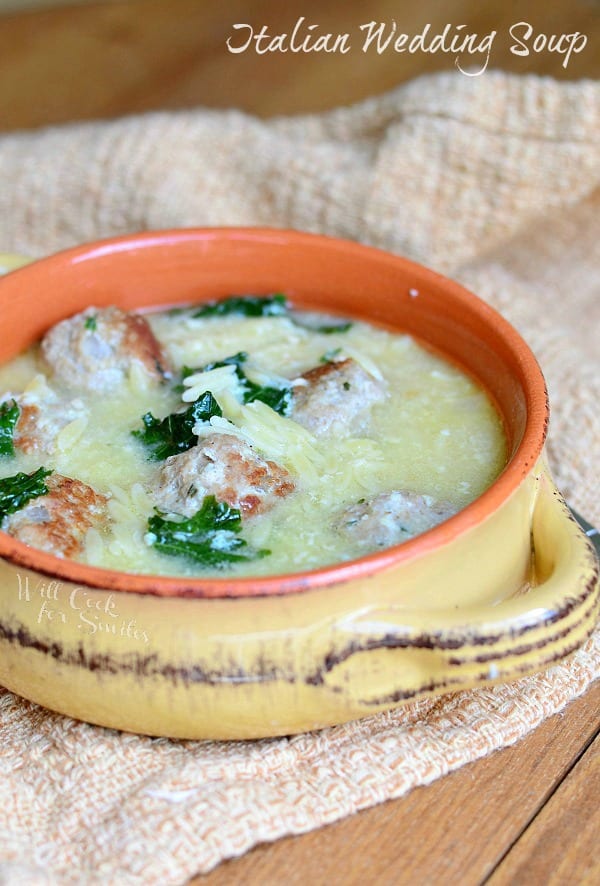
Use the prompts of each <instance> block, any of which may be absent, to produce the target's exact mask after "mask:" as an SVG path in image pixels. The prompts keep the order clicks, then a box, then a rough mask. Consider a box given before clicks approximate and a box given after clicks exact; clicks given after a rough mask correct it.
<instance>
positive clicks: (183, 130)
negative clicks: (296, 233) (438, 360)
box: [0, 72, 600, 884]
mask: <svg viewBox="0 0 600 886" xmlns="http://www.w3.org/2000/svg"><path fill="white" fill-rule="evenodd" d="M599 140H600V84H598V83H593V82H580V83H571V84H558V83H556V82H554V81H552V80H549V79H537V78H534V77H525V78H517V77H513V76H508V75H504V74H501V73H494V72H488V73H486V74H485V75H483V76H481V77H466V76H463V75H462V74H459V73H456V74H444V75H439V76H433V77H426V78H422V79H419V80H416V81H414V82H412V83H409V84H408V85H406V86H402V87H401V88H399V89H397V90H395V91H393V92H391V93H389V94H387V95H384V96H382V97H380V98H375V99H373V100H369V101H366V102H364V103H362V104H360V105H358V106H355V107H351V108H343V109H340V110H336V111H333V112H330V113H327V114H324V115H320V116H307V117H300V118H292V119H277V120H270V121H267V122H264V121H259V120H256V119H253V118H251V117H248V116H246V115H244V114H241V113H238V112H227V113H225V112H211V111H207V110H196V111H186V112H182V113H158V114H150V115H144V116H139V117H134V118H128V119H123V120H116V121H114V122H103V123H91V124H86V125H74V126H68V127H63V128H56V129H50V130H46V131H42V132H33V133H20V134H14V135H7V136H4V137H3V138H0V182H1V185H0V249H2V250H12V251H19V252H25V253H28V254H32V255H41V254H44V253H47V252H50V251H53V250H56V249H57V248H59V247H63V246H67V245H71V244H73V243H76V242H78V241H83V240H87V239H91V238H96V237H101V236H105V235H109V234H114V233H118V232H127V231H134V230H138V229H142V228H160V227H168V226H178V225H231V224H233V225H235V224H244V225H248V224H268V225H274V226H283V227H294V228H301V229H305V230H309V231H321V232H325V233H328V234H334V235H339V236H343V237H349V238H354V239H358V240H362V241H364V242H367V243H371V244H374V245H377V246H380V247H384V248H385V249H389V250H392V251H395V252H399V253H404V254H405V255H407V256H409V257H411V258H414V259H417V260H418V261H421V262H423V263H426V264H428V265H430V266H432V267H434V268H436V269H437V270H439V271H442V272H443V273H446V274H448V275H450V276H453V277H455V278H457V279H459V280H461V281H462V282H464V283H465V284H466V285H467V286H469V287H470V288H471V289H473V290H474V291H475V292H477V293H479V294H480V295H482V296H483V297H484V298H485V299H487V300H489V301H490V302H491V303H492V304H493V305H495V306H496V307H497V308H499V309H500V310H501V311H502V312H503V313H504V314H505V315H506V316H507V317H508V318H509V319H510V320H511V321H512V322H513V324H514V325H516V326H517V327H518V328H519V329H520V330H521V331H522V332H523V333H524V335H525V337H526V338H527V340H528V341H529V343H530V344H531V346H532V347H533V349H534V351H535V352H536V353H537V355H538V357H539V360H540V362H541V364H542V367H543V369H544V371H545V375H546V378H547V381H548V384H549V388H550V396H551V403H552V406H553V419H552V425H551V435H550V445H549V452H550V457H551V460H552V465H553V468H554V472H555V476H556V478H557V480H558V482H559V485H560V486H561V487H562V489H563V491H564V492H565V494H566V495H567V496H568V498H569V500H570V502H571V503H572V504H573V505H574V506H575V507H576V508H577V509H578V510H579V511H580V512H581V513H583V514H584V515H586V516H587V517H588V519H589V520H591V521H593V522H596V523H598V522H600V489H599V486H600V483H599V476H598V470H597V465H598V462H599V461H600V410H599V408H598V404H599V403H600V373H599V372H598V339H599V337H600V335H599V334H600V322H599V321H600V298H599V288H598V278H597V272H598V266H599V261H598V260H599V255H598V250H599V246H600V223H599V222H600V213H599V211H598V210H599V208H600V190H599V189H598V184H599V181H600V157H599V151H598V147H599ZM40 298H43V293H41V294H40ZM599 674H600V630H598V631H597V632H596V635H595V636H594V637H593V638H592V639H591V640H590V641H589V642H588V643H587V645H586V646H585V647H584V648H583V649H582V650H580V651H579V652H578V653H577V654H575V655H574V656H572V657H571V658H570V660H568V661H567V662H566V663H564V664H561V665H560V666H557V667H553V668H552V669H551V670H549V671H547V672H546V673H544V674H541V675H539V676H536V677H530V678H527V679H523V680H520V681H519V682H517V683H513V684H511V685H508V686H499V687H496V688H493V689H485V690H477V691H472V692H462V693H458V694H454V695H448V696H446V697H444V698H443V699H442V701H441V702H440V700H439V699H438V700H425V701H420V702H417V703H414V704H411V705H409V706H407V707H404V708H402V709H400V710H398V711H395V712H392V713H386V714H382V715H379V716H375V717H373V718H370V719H368V720H364V721H362V722H359V723H352V724H349V725H347V726H342V727H337V728H334V729H328V730H325V731H323V732H320V733H315V734H307V735H302V736H298V737H295V738H290V739H287V738H283V739H281V738H280V739H274V740H269V741H258V742H248V743H243V742H232V743H218V742H184V741H168V740H163V739H160V740H157V739H149V738H144V737H137V736H130V735H121V734H119V733H117V732H114V731H110V730H104V729H100V728H95V727H92V726H88V725H85V724H81V723H76V722H73V721H71V720H68V719H65V718H63V717H60V716H58V715H55V714H52V713H48V712H46V711H44V710H42V709H40V708H38V707H36V706H35V705H32V704H29V703H27V702H24V701H22V700H20V699H18V698H15V697H14V696H12V695H11V694H9V693H7V692H2V691H1V690H0V692H2V694H0V765H1V771H2V781H1V784H0V845H1V858H2V860H3V867H2V868H0V871H1V873H0V880H2V879H3V878H4V880H3V881H4V882H8V883H11V884H12V883H13V882H14V883H27V882H36V883H37V882H40V883H41V882H45V881H46V880H45V878H47V879H48V881H49V882H61V883H62V882H65V883H67V882H73V881H77V880H80V881H84V882H89V883H96V882H103V883H104V882H106V883H109V882H110V883H115V882H116V883H132V884H133V883H145V884H146V883H161V884H176V883H181V882H183V881H184V880H185V879H186V878H187V877H188V876H190V875H192V874H194V873H197V872H201V871H208V870H209V869H210V868H212V867H213V866H215V865H216V864H218V863H219V862H220V861H221V860H222V859H224V858H228V857H231V856H234V855H238V854H241V853H243V852H245V851H246V850H248V849H249V848H250V847H251V846H253V845H255V844H256V843H257V842H259V841H265V840H274V839H276V838H277V837H280V836H282V835H284V834H291V833H299V832H301V831H307V830H310V829H311V828H315V827H318V826H320V825H323V824H325V823H326V822H331V821H334V820H335V819H338V818H340V817H342V816H344V815H348V814H350V813H352V812H355V811H356V810H358V809H361V808H364V807H367V806H370V805H372V804H374V803H378V802H380V801H382V800H385V799H388V798H390V797H397V796H399V795H401V794H403V793H405V792H406V791H408V790H410V789H411V788H413V787H414V786H416V785H420V784H425V783H428V782H431V781H433V780H434V779H436V778H438V777H439V776H441V775H443V774H445V773H447V772H449V771H450V770H452V769H456V768H457V767H459V766H462V765H463V764H464V763H467V762H469V761H471V760H475V759H476V758H478V757H481V756H483V755H485V754H488V753H490V752H491V751H493V750H494V749H496V748H500V747H503V746H505V745H507V744H510V743H512V742H515V741H517V740H518V739H519V738H521V737H522V736H523V735H525V734H526V733H527V732H529V731H530V730H532V729H533V728H535V726H536V725H537V724H539V723H540V722H541V721H542V720H543V719H544V718H545V717H548V716H550V715H551V714H553V713H555V712H556V711H558V710H560V709H561V708H562V707H563V706H564V705H565V704H566V703H567V702H568V701H570V700H571V699H573V698H574V697H576V696H577V695H579V694H581V693H582V692H584V690H585V689H586V688H587V687H588V686H589V684H590V682H591V681H592V680H594V679H595V678H596V677H597V676H598V675H599Z"/></svg>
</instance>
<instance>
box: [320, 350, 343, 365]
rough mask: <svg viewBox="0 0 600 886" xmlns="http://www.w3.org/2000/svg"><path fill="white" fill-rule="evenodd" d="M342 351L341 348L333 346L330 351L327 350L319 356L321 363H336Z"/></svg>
mask: <svg viewBox="0 0 600 886" xmlns="http://www.w3.org/2000/svg"><path fill="white" fill-rule="evenodd" d="M341 353H342V349H341V348H331V349H330V350H329V351H325V353H324V354H321V356H320V357H319V363H335V362H336V359H337V358H338V357H339V355H340V354H341Z"/></svg>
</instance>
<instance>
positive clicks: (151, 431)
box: [131, 391, 223, 461]
mask: <svg viewBox="0 0 600 886" xmlns="http://www.w3.org/2000/svg"><path fill="white" fill-rule="evenodd" d="M213 415H223V412H222V410H221V407H220V406H219V404H218V403H217V401H216V400H215V398H214V397H213V395H212V394H211V392H210V391H205V392H204V393H203V394H201V396H200V397H198V399H197V400H195V401H194V402H193V403H192V404H191V405H190V406H189V407H188V408H187V409H186V410H185V411H183V412H174V413H172V414H171V415H167V416H166V417H165V418H163V419H159V418H155V417H154V416H153V415H152V413H151V412H147V413H146V414H145V415H143V416H142V422H143V424H144V428H143V430H141V431H132V432H131V433H132V434H133V436H134V437H137V438H138V440H141V441H142V443H143V444H144V445H145V446H147V447H148V449H149V450H150V452H149V457H150V458H153V459H156V460H157V461H162V460H163V459H165V458H168V457H169V456H170V455H177V454H178V453H180V452H186V451H187V450H188V449H191V448H192V446H195V445H196V443H197V442H198V437H197V436H196V434H194V431H193V429H194V425H195V424H196V422H198V421H208V420H209V419H210V418H212V416H213Z"/></svg>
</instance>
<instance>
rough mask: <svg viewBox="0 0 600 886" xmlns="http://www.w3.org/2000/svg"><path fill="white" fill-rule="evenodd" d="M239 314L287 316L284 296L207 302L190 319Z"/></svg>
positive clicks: (235, 297) (247, 297)
mask: <svg viewBox="0 0 600 886" xmlns="http://www.w3.org/2000/svg"><path fill="white" fill-rule="evenodd" d="M231 314H239V315H241V316H242V317H281V316H284V315H285V314H287V301H286V297H285V295H283V294H282V293H277V294H276V295H265V296H260V295H232V296H230V297H229V298H226V299H223V301H213V302H208V303H207V304H205V305H203V306H202V307H201V308H199V310H197V311H195V312H194V313H193V314H192V317H226V316H229V315H231Z"/></svg>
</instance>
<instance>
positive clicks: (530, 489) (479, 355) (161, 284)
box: [0, 229, 598, 738]
mask: <svg viewBox="0 0 600 886" xmlns="http://www.w3.org/2000/svg"><path fill="white" fill-rule="evenodd" d="M273 291H285V292H286V294H287V295H288V296H289V297H290V299H291V300H292V301H293V302H294V303H297V304H298V305H300V306H302V307H305V308H308V309H319V308H320V309H324V310H326V311H327V312H328V313H339V314H341V315H351V316H354V317H356V318H360V319H363V320H366V321H370V322H374V323H377V324H381V325H384V326H386V327H387V328H391V329H397V330H400V331H406V332H409V333H412V334H414V335H416V336H417V337H418V338H420V339H421V340H424V341H425V342H427V343H428V344H429V345H430V346H432V347H434V348H435V349H436V350H438V351H440V352H441V353H443V354H444V355H446V356H447V357H448V358H449V359H451V360H453V361H455V362H457V363H459V364H460V365H461V366H462V367H463V368H465V369H466V370H467V371H468V372H470V373H471V374H472V375H474V376H475V377H476V378H477V379H478V380H479V381H480V382H481V383H482V384H483V385H484V386H485V387H486V388H487V390H488V391H489V392H490V394H491V395H492V397H493V398H494V400H495V402H496V404H497V406H498V408H499V411H500V413H501V415H502V417H503V420H504V424H505V429H506V434H507V438H508V442H509V450H510V459H509V463H508V465H507V467H506V469H505V470H504V471H503V473H502V474H501V476H500V477H499V478H498V479H497V480H496V482H495V483H494V484H492V486H491V487H490V488H489V489H488V490H487V491H486V492H485V493H484V494H483V495H482V496H480V497H479V498H478V499H477V500H476V501H475V502H473V503H472V504H471V505H469V506H468V507H467V508H465V509H464V510H463V511H461V512H460V513H459V514H457V515H456V516H455V517H453V518H451V519H450V520H448V521H447V522H446V523H444V524H442V525H440V526H438V527H435V528H434V529H432V530H430V531H429V532H427V533H425V534H424V535H422V536H419V537H417V538H415V539H413V540H411V541H409V542H406V543H404V544H403V545H400V546H396V547H394V548H390V549H388V550H386V551H382V552H378V553H376V554H372V555H370V556H367V557H363V558H361V559H359V560H355V561H352V562H350V563H344V564H341V565H339V566H332V567H326V568H323V569H319V570H315V571H312V572H307V573H300V574H297V575H286V576H269V577H260V578H247V579H227V578H226V577H223V578H210V579H201V578H199V579H197V580H189V579H177V578H156V577H152V576H141V575H127V574H124V573H119V572H116V571H109V570H101V569H96V568H93V567H89V566H85V565H82V564H78V563H75V562H73V561H66V560H59V559H57V558H54V557H52V556H51V555H49V554H45V553H43V552H40V551H36V550H34V549H32V548H29V547H27V546H25V545H23V544H21V543H19V542H17V541H16V540H15V539H12V538H11V537H10V536H7V535H6V534H3V533H0V556H1V557H2V558H3V560H2V561H0V582H1V587H2V592H1V596H0V649H1V650H2V656H1V657H0V683H2V684H3V685H5V686H6V687H7V688H9V689H11V690H12V691H14V692H16V693H18V694H20V695H23V696H24V697H27V698H30V699H32V700H33V701H36V702H38V703H40V704H44V705H46V706H48V707H50V708H52V709H54V710H57V711H61V712H63V713H66V714H69V715H71V716H74V717H77V718H80V719H84V720H88V721H90V722H93V723H99V724H102V725H106V726H113V727H116V728H120V729H126V730H131V731H139V732H144V733H148V734H153V735H169V736H174V737H186V738H251V737H258V736H265V735H279V734H286V733H293V732H298V731H303V730H306V729H312V728H318V727H321V726H325V725H329V724H334V723H340V722H344V721H346V720H350V719H354V718H357V717H361V716H365V715H368V714H371V713H374V712H375V711H378V710H382V709H386V708H389V707H391V706H394V705H396V704H400V703H402V702H403V701H405V700H407V699H412V698H415V697H418V696H420V695H422V694H426V693H432V692H444V691H448V690H452V689H459V688H461V689H462V688H466V687H469V686H474V685H479V684H481V683H490V682H495V681H498V680H507V679H512V678H515V677H517V676H519V675H521V674H524V673H530V672H532V671H534V670H537V669H539V668H542V667H544V666H545V665H547V664H548V663H550V662H553V661H556V660H558V659H560V658H562V657H564V656H565V655H568V654H569V653H570V652H571V651H573V649H575V648H577V646H579V645H580V644H581V643H582V642H583V640H584V639H585V638H586V637H587V636H588V635H589V633H590V632H591V630H592V628H593V624H594V622H595V619H596V617H597V609H598V585H597V564H596V561H595V557H594V553H593V550H592V548H591V545H590V543H589V541H588V540H587V539H586V537H585V535H584V533H583V532H582V531H581V529H580V528H579V526H578V525H577V524H576V523H575V521H574V520H573V519H572V517H571V516H570V513H569V511H568V509H567V508H566V506H565V504H564V502H563V501H562V499H561V498H560V496H559V494H558V492H557V491H556V489H555V487H554V484H553V483H552V480H551V478H550V475H549V473H548V470H547V467H546V465H545V462H544V455H543V446H544V440H545V434H546V426H547V418H548V406H547V399H546V390H545V385H544V380H543V377H542V374H541V371H540V369H539V367H538V365H537V363H536V361H535V358H534V357H533V355H532V353H531V351H530V350H529V348H528V347H527V345H526V344H525V343H524V342H523V340H522V339H521V337H520V336H519V335H518V334H517V333H516V331H515V330H514V329H513V328H512V327H511V326H510V325H509V324H508V323H507V322H506V321H505V320H504V319H503V318H502V317H500V316H499V315H498V314H497V313H496V312H495V311H493V310H492V309H491V308H490V307H489V306H487V305H486V304H484V303H483V302H482V301H480V300H479V299H477V298H476V297H475V296H473V295H472V294H470V293H468V292H467V291H466V290H464V289H463V288H462V287H460V286H459V285H458V284H456V283H454V282H452V281H449V280H446V279H445V278H443V277H440V276H439V275H437V274H435V273H434V272H432V271H430V270H427V269H425V268H422V267H420V266H417V265H415V264H413V263H411V262H408V261H406V260H404V259H402V258H399V257H397V256H392V255H389V254H387V253H383V252H380V251H378V250H375V249H372V248H368V247H364V246H360V245H358V244H355V243H349V242H346V241H340V240H333V239H330V238H326V237H320V236H315V235H309V234H302V233H298V232H292V231H279V230H268V229H196V230H194V229H189V230H179V231H177V230H173V231H162V232H148V233H143V234H138V235H133V236H130V237H121V238H114V239H111V240H108V241H103V242H100V243H95V244H88V245H84V246H82V247H78V248H75V249H72V250H68V251H65V252H62V253H59V254H57V255H55V256H51V257H49V258H47V259H44V260H42V261H40V262H35V263H33V264H31V265H29V266H27V267H25V268H22V269H20V270H17V271H15V272H13V273H11V274H10V275H9V276H7V277H6V278H4V279H3V280H2V281H0V308H1V311H2V313H1V315H0V316H1V317H2V320H1V323H2V336H1V344H0V360H2V361H5V360H8V359H10V358H11V357H13V356H15V355H16V354H17V353H19V352H20V351H22V350H23V349H24V348H26V347H27V346H28V345H30V344H31V343H32V342H33V341H35V340H36V339H38V338H39V337H40V336H41V335H43V333H44V332H45V331H46V329H47V328H48V327H50V326H51V325H53V324H54V323H56V322H57V321H58V320H61V319H63V318H64V317H66V316H69V315H70V314H73V313H75V312H77V311H79V310H81V309H82V308H83V307H85V306H86V305H88V304H95V305H98V306H102V305H108V304H118V305H119V306H120V307H123V308H125V309H130V308H134V307H140V306H149V307H151V306H164V305H166V304H173V303H181V302H186V301H201V300H207V299H212V298H215V297H219V296H225V295H229V294H231V293H240V292H253V293H268V292H273ZM532 546H533V550H534V552H535V557H534V558H533V559H532Z"/></svg>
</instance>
